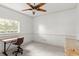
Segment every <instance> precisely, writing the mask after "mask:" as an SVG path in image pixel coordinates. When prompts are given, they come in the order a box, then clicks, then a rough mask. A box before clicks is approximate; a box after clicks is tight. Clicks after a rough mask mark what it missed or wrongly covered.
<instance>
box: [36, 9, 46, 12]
mask: <svg viewBox="0 0 79 59" xmlns="http://www.w3.org/2000/svg"><path fill="white" fill-rule="evenodd" d="M37 11H42V12H46V10H44V9H37Z"/></svg>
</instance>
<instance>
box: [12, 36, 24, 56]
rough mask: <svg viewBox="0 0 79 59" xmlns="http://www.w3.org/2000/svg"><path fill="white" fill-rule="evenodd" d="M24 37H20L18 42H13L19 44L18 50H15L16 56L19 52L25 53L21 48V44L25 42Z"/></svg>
mask: <svg viewBox="0 0 79 59" xmlns="http://www.w3.org/2000/svg"><path fill="white" fill-rule="evenodd" d="M23 40H24V37H21V38H18V39H17V41H16V42H13V44H14V45H17V50H16V51H14V52H13V54H15V56H17V54H18V53H21V54H23V49H22V48H21V44H22V43H23Z"/></svg>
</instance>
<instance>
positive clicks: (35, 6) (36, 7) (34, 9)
mask: <svg viewBox="0 0 79 59" xmlns="http://www.w3.org/2000/svg"><path fill="white" fill-rule="evenodd" d="M26 4H27V5H28V6H29V7H30V8H29V9H24V10H23V11H28V10H30V11H32V13H33V15H35V12H36V11H41V12H46V10H45V9H43V8H41V7H42V6H44V5H45V4H46V3H39V4H37V5H36V4H35V3H34V5H32V4H31V3H26Z"/></svg>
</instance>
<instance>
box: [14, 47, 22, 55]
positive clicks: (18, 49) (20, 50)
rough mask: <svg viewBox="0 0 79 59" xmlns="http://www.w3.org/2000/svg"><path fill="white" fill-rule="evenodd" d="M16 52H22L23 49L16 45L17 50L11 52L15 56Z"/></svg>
mask: <svg viewBox="0 0 79 59" xmlns="http://www.w3.org/2000/svg"><path fill="white" fill-rule="evenodd" d="M18 53H21V54H23V49H22V48H21V47H20V46H18V47H17V50H16V51H14V52H13V54H15V56H17V54H18Z"/></svg>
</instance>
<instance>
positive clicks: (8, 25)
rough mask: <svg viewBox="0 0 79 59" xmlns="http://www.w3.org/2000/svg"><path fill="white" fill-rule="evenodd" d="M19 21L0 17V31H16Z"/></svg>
mask: <svg viewBox="0 0 79 59" xmlns="http://www.w3.org/2000/svg"><path fill="white" fill-rule="evenodd" d="M18 32H19V21H17V20H7V19H0V33H18Z"/></svg>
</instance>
